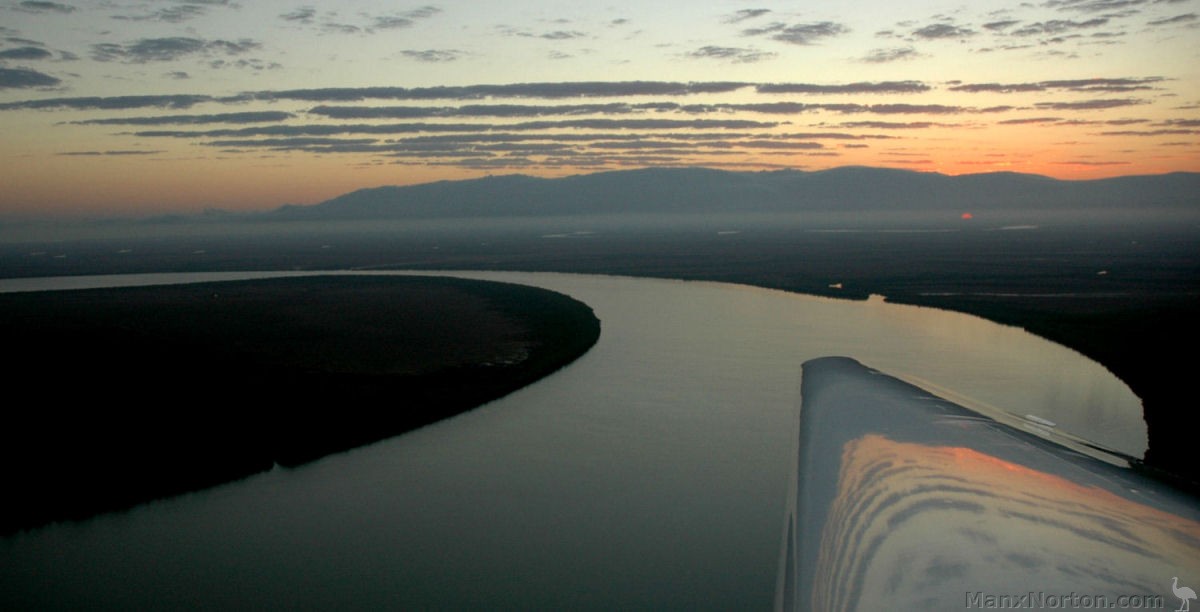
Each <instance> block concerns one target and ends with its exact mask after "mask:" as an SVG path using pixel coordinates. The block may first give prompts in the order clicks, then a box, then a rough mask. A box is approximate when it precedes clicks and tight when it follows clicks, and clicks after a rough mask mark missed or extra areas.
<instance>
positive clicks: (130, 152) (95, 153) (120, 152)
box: [55, 149, 163, 156]
mask: <svg viewBox="0 0 1200 612" xmlns="http://www.w3.org/2000/svg"><path fill="white" fill-rule="evenodd" d="M159 153H163V151H142V150H128V149H127V150H116V151H63V152H62V153H55V155H65V156H102V155H113V156H124V155H157V154H159Z"/></svg>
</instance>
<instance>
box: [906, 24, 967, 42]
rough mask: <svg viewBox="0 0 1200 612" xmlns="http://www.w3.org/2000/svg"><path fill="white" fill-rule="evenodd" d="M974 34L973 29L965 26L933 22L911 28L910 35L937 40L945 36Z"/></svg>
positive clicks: (953, 36) (955, 36)
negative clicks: (921, 26)
mask: <svg viewBox="0 0 1200 612" xmlns="http://www.w3.org/2000/svg"><path fill="white" fill-rule="evenodd" d="M975 34H976V32H975V30H972V29H970V28H967V27H963V26H957V25H953V24H949V23H933V24H930V25H927V26H925V27H923V28H918V29H916V30H913V32H912V35H913V36H916V37H917V38H923V39H925V40H939V39H945V38H970V37H971V36H974V35H975Z"/></svg>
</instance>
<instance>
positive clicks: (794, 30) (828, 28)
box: [742, 21, 850, 45]
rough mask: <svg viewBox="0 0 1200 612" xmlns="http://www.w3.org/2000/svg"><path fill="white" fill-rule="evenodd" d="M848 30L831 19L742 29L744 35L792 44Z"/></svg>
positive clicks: (832, 35) (811, 42)
mask: <svg viewBox="0 0 1200 612" xmlns="http://www.w3.org/2000/svg"><path fill="white" fill-rule="evenodd" d="M849 31H850V28H848V27H846V26H844V25H842V24H840V23H834V22H832V21H819V22H815V23H798V24H793V25H787V24H785V23H782V22H774V23H771V24H768V25H766V26H763V27H761V28H748V29H745V30H742V35H744V36H766V37H768V38H770V39H771V40H777V41H780V42H785V43H790V44H793V45H811V44H813V43H815V42H817V41H819V40H821V39H824V38H832V37H834V36H838V35H841V34H845V33H847V32H849Z"/></svg>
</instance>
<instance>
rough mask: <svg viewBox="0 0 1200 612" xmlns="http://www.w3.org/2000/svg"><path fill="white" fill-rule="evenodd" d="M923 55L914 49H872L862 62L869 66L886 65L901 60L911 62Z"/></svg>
mask: <svg viewBox="0 0 1200 612" xmlns="http://www.w3.org/2000/svg"><path fill="white" fill-rule="evenodd" d="M920 56H921V54H920V53H917V50H916V49H914V48H912V47H893V48H891V49H872V50H871V52H870V53H868V54H867V55H866V56H865V57H863V58H862V61H864V62H867V63H868V64H886V63H889V62H898V61H901V60H910V59H913V58H916V57H920Z"/></svg>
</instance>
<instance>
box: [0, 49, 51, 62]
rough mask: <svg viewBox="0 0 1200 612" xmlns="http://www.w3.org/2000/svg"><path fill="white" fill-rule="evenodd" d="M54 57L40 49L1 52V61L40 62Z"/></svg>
mask: <svg viewBox="0 0 1200 612" xmlns="http://www.w3.org/2000/svg"><path fill="white" fill-rule="evenodd" d="M51 57H54V54H53V53H51V52H49V51H47V50H45V49H42V48H40V47H16V48H15V49H5V50H3V51H0V60H40V59H47V58H51Z"/></svg>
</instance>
